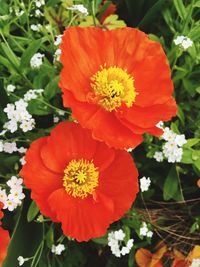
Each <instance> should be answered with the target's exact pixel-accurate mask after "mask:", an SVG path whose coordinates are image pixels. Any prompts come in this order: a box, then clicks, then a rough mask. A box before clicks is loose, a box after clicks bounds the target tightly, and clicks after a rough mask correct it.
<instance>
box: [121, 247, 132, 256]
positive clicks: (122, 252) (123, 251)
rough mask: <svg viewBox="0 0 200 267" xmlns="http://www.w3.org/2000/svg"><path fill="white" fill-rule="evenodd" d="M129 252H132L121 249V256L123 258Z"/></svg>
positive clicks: (125, 248)
mask: <svg viewBox="0 0 200 267" xmlns="http://www.w3.org/2000/svg"><path fill="white" fill-rule="evenodd" d="M129 251H130V250H129V249H128V248H127V247H122V249H121V254H122V256H124V255H126V254H128V253H129Z"/></svg>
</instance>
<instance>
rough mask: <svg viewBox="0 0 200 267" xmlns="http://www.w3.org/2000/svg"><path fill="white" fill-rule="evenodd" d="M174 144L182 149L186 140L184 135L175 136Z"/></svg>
mask: <svg viewBox="0 0 200 267" xmlns="http://www.w3.org/2000/svg"><path fill="white" fill-rule="evenodd" d="M175 143H176V144H177V145H178V146H180V147H182V146H183V145H184V144H186V143H187V140H186V139H185V135H184V134H177V135H176V138H175Z"/></svg>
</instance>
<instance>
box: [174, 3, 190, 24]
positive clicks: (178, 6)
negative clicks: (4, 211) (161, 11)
mask: <svg viewBox="0 0 200 267" xmlns="http://www.w3.org/2000/svg"><path fill="white" fill-rule="evenodd" d="M173 2H174V6H175V8H176V11H177V12H178V14H179V16H180V18H181V19H182V20H184V19H185V18H186V16H187V11H186V8H185V6H184V4H183V1H182V0H173Z"/></svg>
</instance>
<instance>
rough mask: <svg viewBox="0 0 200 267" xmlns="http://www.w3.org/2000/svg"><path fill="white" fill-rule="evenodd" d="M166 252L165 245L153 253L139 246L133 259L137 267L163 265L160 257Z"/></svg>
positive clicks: (161, 266)
mask: <svg viewBox="0 0 200 267" xmlns="http://www.w3.org/2000/svg"><path fill="white" fill-rule="evenodd" d="M166 252H167V247H166V246H165V245H163V246H162V247H161V248H159V249H158V250H157V251H156V252H155V253H151V252H150V251H149V250H147V249H144V248H140V249H138V250H137V252H136V254H135V260H136V263H137V264H138V266H139V267H163V264H162V261H161V260H162V257H163V256H164V254H165V253H166Z"/></svg>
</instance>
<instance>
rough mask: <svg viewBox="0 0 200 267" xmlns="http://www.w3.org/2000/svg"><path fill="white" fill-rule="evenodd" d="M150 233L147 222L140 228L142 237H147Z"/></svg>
mask: <svg viewBox="0 0 200 267" xmlns="http://www.w3.org/2000/svg"><path fill="white" fill-rule="evenodd" d="M147 233H148V227H147V224H146V223H145V222H143V223H142V227H141V228H140V235H141V236H146V235H147Z"/></svg>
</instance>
